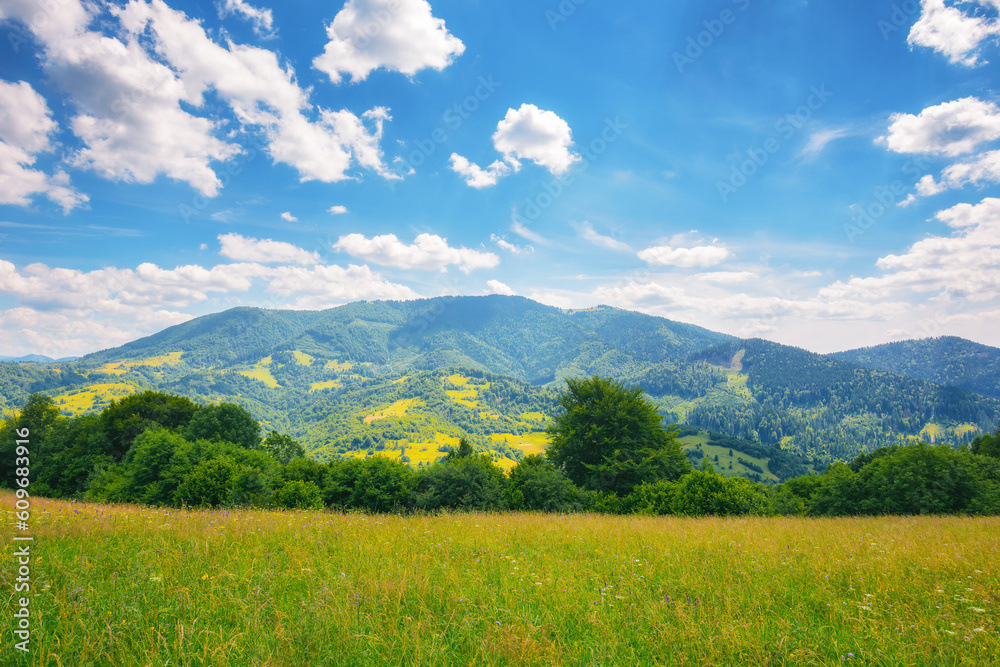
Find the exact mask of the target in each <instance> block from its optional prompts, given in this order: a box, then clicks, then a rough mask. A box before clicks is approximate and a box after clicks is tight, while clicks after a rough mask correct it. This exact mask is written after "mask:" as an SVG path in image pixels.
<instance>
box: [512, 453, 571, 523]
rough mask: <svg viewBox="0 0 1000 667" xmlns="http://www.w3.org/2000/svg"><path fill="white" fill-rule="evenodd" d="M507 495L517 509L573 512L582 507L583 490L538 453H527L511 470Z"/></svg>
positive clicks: (513, 507)
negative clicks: (581, 495) (581, 491)
mask: <svg viewBox="0 0 1000 667" xmlns="http://www.w3.org/2000/svg"><path fill="white" fill-rule="evenodd" d="M504 496H505V498H506V499H507V505H508V507H509V508H510V509H514V510H538V511H542V512H571V511H578V510H580V509H581V508H582V504H581V497H580V490H579V489H578V488H577V487H576V486H574V484H573V482H571V481H569V478H568V477H566V473H564V472H563V471H562V470H560V469H559V468H556V467H555V466H553V465H552V464H551V463H549V462H548V461H546V460H545V459H544V458H543V457H541V456H539V455H537V454H529V455H528V456H525V457H524V458H522V459H521V460H520V461H519V462H518V464H517V465H516V466H514V467H513V468H512V469H511V471H510V476H509V477H508V479H507V486H506V489H505V490H504Z"/></svg>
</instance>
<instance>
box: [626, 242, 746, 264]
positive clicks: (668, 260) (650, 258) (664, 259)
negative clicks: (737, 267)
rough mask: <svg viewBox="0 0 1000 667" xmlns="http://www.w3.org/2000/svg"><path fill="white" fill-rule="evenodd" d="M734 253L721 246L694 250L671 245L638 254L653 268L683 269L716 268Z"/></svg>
mask: <svg viewBox="0 0 1000 667" xmlns="http://www.w3.org/2000/svg"><path fill="white" fill-rule="evenodd" d="M731 254H732V253H731V252H730V251H729V250H728V249H727V248H723V247H721V246H716V245H707V246H706V245H703V246H695V247H693V248H674V247H671V246H669V245H662V246H652V247H650V248H646V249H645V250H642V251H640V252H639V253H638V255H639V259H641V260H643V261H644V262H646V263H648V264H652V265H653V266H679V267H682V268H691V267H696V266H697V267H703V266H715V265H716V264H719V263H721V262H723V261H725V259H726V258H727V257H729V256H730V255H731Z"/></svg>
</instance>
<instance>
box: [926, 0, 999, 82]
mask: <svg viewBox="0 0 1000 667" xmlns="http://www.w3.org/2000/svg"><path fill="white" fill-rule="evenodd" d="M962 5H964V6H967V7H969V9H971V10H972V12H973V13H972V14H970V13H967V12H965V11H962V9H959V6H962ZM996 5H997V3H996V1H995V0H987V1H986V2H982V1H976V0H972V1H970V2H958V3H955V2H953V3H952V5H951V6H949V5H946V4H945V1H944V0H923V2H922V3H921V11H920V18H919V19H918V20H917V22H916V23H914V24H913V27H912V28H910V34H909V37H908V38H907V42H908V43H909V44H910V45H911V46H912V45H916V46H925V47H927V48H930V49H933V50H935V51H937V52H938V53H940V54H942V55H944V56H947V57H948V60H949V61H951V62H952V63H955V64H961V65H966V66H969V67H971V66H974V65H978V64H983V63H984V61H981V60H980V59H979V54H978V51H979V47H980V46H981V45H982V44H983V43H984V42H990V41H992V42H995V41H996V38H997V35H998V34H1000V24H998V22H997V20H996V19H990V18H988V17H987V16H985V15H983V14H982V13H981V10H982V8H983V7H989V6H992V7H993V8H994V9H995V8H996ZM977 10H978V11H977Z"/></svg>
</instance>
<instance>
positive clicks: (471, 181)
mask: <svg viewBox="0 0 1000 667" xmlns="http://www.w3.org/2000/svg"><path fill="white" fill-rule="evenodd" d="M450 164H451V170H452V171H454V172H455V173H456V174H458V175H460V176H462V177H464V178H465V184H466V185H468V186H470V187H473V188H476V189H481V188H488V187H492V186H494V185H496V184H497V181H498V180H499V179H501V178H503V177H504V176H506V175H507V174H509V173H511V172H513V171H517V170H518V168H520V164H518V163H514V164H510V163H507V162H502V161H500V160H496V161H494V162H493V164H491V165H490V166H488V167H486V169H483V168H482V167H480V166H479V165H477V164H475V163H474V162H469V161H468V160H466V159H465V158H464V157H462V156H461V155H459V154H458V153H452V154H451V159H450Z"/></svg>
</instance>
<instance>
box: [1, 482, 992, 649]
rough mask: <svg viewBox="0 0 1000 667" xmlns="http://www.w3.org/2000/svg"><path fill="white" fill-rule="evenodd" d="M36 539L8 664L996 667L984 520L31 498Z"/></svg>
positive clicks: (6, 587) (9, 604) (8, 579)
mask: <svg viewBox="0 0 1000 667" xmlns="http://www.w3.org/2000/svg"><path fill="white" fill-rule="evenodd" d="M3 498H4V500H5V501H7V505H8V507H13V498H12V496H11V495H10V494H4V495H3ZM9 524H10V525H11V526H13V518H12V517H9ZM32 531H33V534H34V536H35V542H34V546H33V553H34V558H33V562H32V595H34V598H33V602H32V604H31V609H32V613H33V616H32V624H33V625H32V627H33V629H34V630H35V631H36V632H35V633H34V634H33V636H32V652H31V654H30V655H29V656H27V657H25V656H23V655H16V654H17V653H18V652H16V651H14V650H13V641H14V640H13V639H11V633H10V631H9V630H6V629H5V630H4V631H3V636H4V637H5V642H6V645H5V646H4V647H3V653H2V654H0V655H2V656H3V659H2V660H3V661H5V662H4V664H31V665H108V666H112V665H114V666H119V665H126V666H130V665H233V666H247V665H275V666H277V665H337V666H341V665H343V666H350V665H377V666H380V667H381V666H384V665H421V666H424V665H427V666H429V665H442V666H443V665H448V666H452V665H545V666H549V665H595V666H596V665H604V666H611V665H782V664H784V665H827V664H843V663H854V664H864V665H893V666H895V665H989V664H994V663H996V662H997V661H998V660H1000V658H998V656H1000V634H998V624H997V600H996V598H997V596H998V595H1000V569H998V564H997V560H998V559H997V556H998V554H1000V519H996V518H982V519H969V518H892V517H887V518H861V519H828V520H827V519H785V518H741V519H717V518H707V519H682V518H644V517H635V516H630V517H616V516H592V515H580V516H556V515H540V514H452V515H449V514H445V515H439V516H410V517H399V516H366V515H340V514H332V513H329V512H288V513H281V512H264V511H249V510H238V511H237V510H233V511H187V512H180V511H176V510H172V509H149V508H141V507H134V506H108V505H83V504H75V503H67V502H60V501H48V500H40V499H35V500H34V501H33V516H32ZM11 532H13V528H12V529H11ZM5 550H6V552H5V556H6V557H5V558H4V565H3V566H2V568H0V587H2V588H0V590H2V591H3V595H2V596H0V599H2V600H3V602H4V606H5V607H6V609H7V610H8V611H7V613H5V614H4V618H5V619H6V621H7V622H8V623H10V624H11V627H12V626H13V623H12V621H11V620H10V619H11V614H12V610H13V604H14V599H15V597H16V595H15V593H14V592H13V591H14V581H13V578H14V576H15V575H14V565H12V563H13V559H12V558H10V553H11V552H12V550H13V545H12V544H11V543H10V542H9V541H8V543H7V544H6V545H5Z"/></svg>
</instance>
